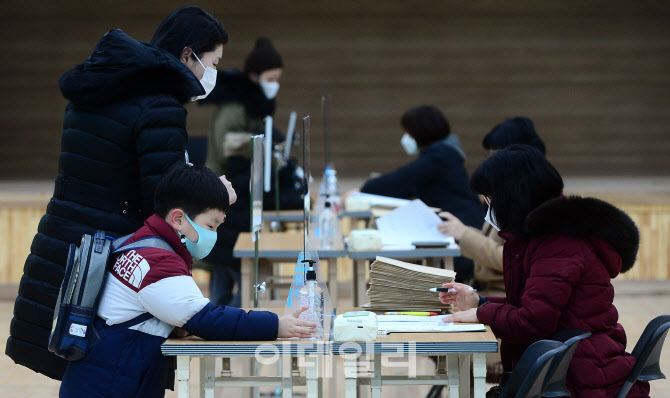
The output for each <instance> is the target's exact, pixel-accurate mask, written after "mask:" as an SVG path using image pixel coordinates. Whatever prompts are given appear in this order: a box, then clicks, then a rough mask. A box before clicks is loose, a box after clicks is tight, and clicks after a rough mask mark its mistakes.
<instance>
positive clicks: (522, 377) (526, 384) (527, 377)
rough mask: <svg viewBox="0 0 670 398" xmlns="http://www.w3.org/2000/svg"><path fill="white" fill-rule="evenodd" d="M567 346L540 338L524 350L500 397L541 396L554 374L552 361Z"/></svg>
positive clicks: (534, 397)
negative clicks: (548, 380) (546, 382)
mask: <svg viewBox="0 0 670 398" xmlns="http://www.w3.org/2000/svg"><path fill="white" fill-rule="evenodd" d="M566 349H567V346H566V345H565V344H563V343H561V342H558V341H553V340H540V341H537V342H535V343H533V344H531V345H530V346H529V347H528V348H526V351H524V353H523V355H522V356H521V359H520V360H519V363H518V364H517V365H516V367H515V368H514V371H513V372H512V374H511V375H510V377H509V380H507V382H506V383H505V386H504V387H503V389H502V393H501V395H500V398H541V397H542V393H543V391H544V386H545V383H544V381H545V380H546V379H547V378H551V377H552V376H553V373H550V372H553V371H555V368H554V369H550V367H551V364H552V361H553V360H554V358H555V357H556V356H557V355H560V354H562V353H563V352H564V351H565V350H566Z"/></svg>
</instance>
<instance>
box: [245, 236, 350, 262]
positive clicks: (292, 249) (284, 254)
mask: <svg viewBox="0 0 670 398" xmlns="http://www.w3.org/2000/svg"><path fill="white" fill-rule="evenodd" d="M254 246H255V244H254V242H253V240H252V239H251V234H250V233H241V234H240V235H239V236H238V238H237V242H236V243H235V248H234V249H233V256H235V257H239V258H252V257H254V251H255V248H254ZM302 248H303V236H302V234H296V233H291V232H274V233H269V234H263V233H261V236H260V240H259V241H258V257H260V258H278V259H284V258H286V259H289V258H290V259H295V260H297V259H298V253H300V252H301V251H302ZM316 251H317V252H318V254H319V258H339V257H344V256H346V255H347V253H346V251H345V250H344V247H342V248H340V249H334V250H322V249H318V248H317V249H316Z"/></svg>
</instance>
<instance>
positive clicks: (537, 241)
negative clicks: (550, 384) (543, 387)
mask: <svg viewBox="0 0 670 398" xmlns="http://www.w3.org/2000/svg"><path fill="white" fill-rule="evenodd" d="M470 186H471V188H472V190H473V191H474V192H475V193H478V194H481V195H483V196H484V197H485V198H486V200H487V202H488V203H489V212H488V213H487V217H486V220H487V221H489V222H490V223H491V224H492V225H493V226H494V228H497V229H498V230H499V231H501V232H500V233H499V236H500V237H501V238H503V239H504V240H505V245H504V249H503V272H504V275H505V292H506V294H507V297H506V298H498V297H479V296H478V295H477V293H475V292H473V291H471V290H469V289H464V287H465V285H460V284H451V283H449V284H445V285H444V286H445V287H449V288H451V287H454V288H455V289H456V292H454V293H442V294H441V295H440V299H441V300H442V302H443V303H448V304H455V305H456V306H457V307H458V308H459V309H461V311H460V312H458V313H456V314H454V315H451V316H449V317H445V321H446V322H451V321H455V322H481V323H484V324H486V325H489V326H490V327H491V330H493V333H495V335H496V336H497V337H498V338H500V339H501V340H502V343H501V348H500V354H501V357H502V361H503V367H504V368H505V370H506V371H511V370H512V369H514V366H516V364H517V362H518V361H519V359H520V358H521V355H522V354H523V352H524V351H525V349H526V348H527V347H528V346H529V345H531V344H532V343H534V342H536V341H538V340H542V339H550V338H551V337H552V336H553V335H554V334H556V332H558V331H560V330H563V329H583V330H586V331H589V332H591V333H592V335H591V337H589V338H587V339H585V340H582V341H581V342H580V343H579V345H578V347H577V350H576V352H575V355H574V357H573V359H572V363H571V364H570V369H569V371H568V376H567V385H568V388H569V389H570V391H571V392H572V395H573V396H574V397H584V398H586V397H588V398H600V397H602V398H606V397H614V396H616V394H617V393H618V392H619V390H620V389H621V386H622V385H623V382H624V380H625V378H626V377H627V376H628V374H629V373H630V371H631V370H632V368H633V365H634V364H635V358H634V357H633V356H632V355H630V354H629V353H627V352H626V333H625V332H624V330H623V327H622V326H621V325H620V324H619V323H618V313H617V310H616V308H615V307H614V305H613V304H612V301H613V299H614V287H613V286H612V284H611V282H610V280H611V279H612V278H615V277H616V276H617V275H618V274H619V273H620V272H626V271H628V270H629V269H630V268H631V267H632V266H633V264H634V263H635V257H636V255H637V249H638V244H639V233H638V230H637V227H636V226H635V223H634V222H633V221H632V220H631V219H630V217H628V215H626V214H625V213H624V212H622V211H621V210H619V209H617V208H616V207H614V206H612V205H610V204H608V203H606V202H603V201H601V200H598V199H594V198H580V197H568V198H566V197H564V196H563V195H562V191H563V180H562V179H561V176H560V175H559V174H558V172H557V171H556V169H555V168H554V167H553V166H552V165H551V164H549V162H548V161H547V160H546V159H545V158H544V156H542V154H541V153H540V152H539V151H537V150H536V149H534V148H532V147H530V146H526V145H514V146H511V147H508V148H507V149H503V150H501V151H499V152H497V153H496V154H494V155H493V156H491V157H490V158H489V159H487V160H486V161H485V162H484V163H483V164H482V165H481V166H479V168H478V169H477V171H475V173H474V174H473V176H472V179H471V182H470ZM648 395H649V383H647V382H637V383H636V384H635V385H634V386H633V388H632V389H631V391H630V393H629V394H628V397H648Z"/></svg>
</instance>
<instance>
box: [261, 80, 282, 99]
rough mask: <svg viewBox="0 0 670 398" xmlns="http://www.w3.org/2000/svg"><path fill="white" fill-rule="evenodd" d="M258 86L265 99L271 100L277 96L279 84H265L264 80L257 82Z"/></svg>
mask: <svg viewBox="0 0 670 398" xmlns="http://www.w3.org/2000/svg"><path fill="white" fill-rule="evenodd" d="M258 84H259V85H260V86H261V90H263V94H265V98H267V99H273V98H274V97H276V96H277V93H278V92H279V82H266V81H265V80H259V81H258Z"/></svg>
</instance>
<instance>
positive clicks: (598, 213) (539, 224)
mask: <svg viewBox="0 0 670 398" xmlns="http://www.w3.org/2000/svg"><path fill="white" fill-rule="evenodd" d="M525 230H526V233H527V234H528V235H529V236H531V237H534V236H541V235H549V234H555V233H564V234H568V235H571V236H584V237H587V236H596V237H598V238H600V239H602V240H604V241H605V242H607V243H609V244H610V245H612V247H613V248H614V250H616V252H617V253H618V254H619V256H620V257H621V263H622V266H621V272H626V271H628V270H630V269H631V268H632V267H633V265H634V264H635V259H636V257H637V251H638V248H639V246H640V232H639V231H638V229H637V226H636V225H635V222H634V221H633V220H632V219H631V218H630V216H629V215H628V214H626V213H624V212H623V211H621V210H619V209H618V208H616V207H615V206H613V205H611V204H609V203H607V202H605V201H602V200H600V199H596V198H582V197H579V196H569V197H561V198H558V199H553V200H550V201H547V202H545V203H543V204H542V205H540V206H538V207H537V208H536V209H535V210H533V211H532V212H530V214H528V216H527V217H526V223H525Z"/></svg>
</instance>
